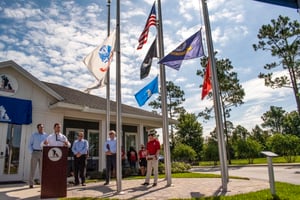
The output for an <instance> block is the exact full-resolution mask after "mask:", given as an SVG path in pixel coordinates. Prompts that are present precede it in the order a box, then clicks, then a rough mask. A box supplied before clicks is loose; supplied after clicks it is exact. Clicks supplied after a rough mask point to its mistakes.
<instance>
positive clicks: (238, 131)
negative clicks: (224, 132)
mask: <svg viewBox="0 0 300 200" xmlns="http://www.w3.org/2000/svg"><path fill="white" fill-rule="evenodd" d="M249 135H250V134H249V132H248V130H247V129H246V128H245V127H243V126H241V125H237V127H235V129H234V130H233V131H232V138H231V140H232V142H233V143H235V142H237V141H238V140H240V139H242V140H246V138H247V137H248V136H249Z"/></svg>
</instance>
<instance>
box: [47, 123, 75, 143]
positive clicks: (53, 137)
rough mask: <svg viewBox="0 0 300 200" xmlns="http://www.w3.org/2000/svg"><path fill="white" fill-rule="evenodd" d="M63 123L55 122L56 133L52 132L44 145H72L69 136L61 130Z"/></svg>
mask: <svg viewBox="0 0 300 200" xmlns="http://www.w3.org/2000/svg"><path fill="white" fill-rule="evenodd" d="M60 128H61V125H60V124H59V123H55V124H54V133H52V134H50V135H49V136H48V137H47V138H46V140H45V141H44V142H43V143H42V146H60V147H68V148H70V147H71V143H70V142H69V140H68V138H67V137H66V136H65V135H63V134H62V133H61V132H60Z"/></svg>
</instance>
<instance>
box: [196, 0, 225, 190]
mask: <svg viewBox="0 0 300 200" xmlns="http://www.w3.org/2000/svg"><path fill="white" fill-rule="evenodd" d="M201 1H202V10H203V17H204V24H205V32H206V40H207V49H208V58H209V61H210V67H211V72H212V90H213V99H214V110H215V116H216V131H217V136H218V146H219V158H220V165H221V177H222V189H223V191H227V183H228V168H227V158H226V148H225V143H224V133H223V130H224V128H223V122H222V111H221V102H220V95H219V91H220V90H219V84H218V77H217V69H216V60H215V56H214V48H213V42H212V36H211V29H210V22H209V15H208V9H207V3H206V1H207V0H201Z"/></svg>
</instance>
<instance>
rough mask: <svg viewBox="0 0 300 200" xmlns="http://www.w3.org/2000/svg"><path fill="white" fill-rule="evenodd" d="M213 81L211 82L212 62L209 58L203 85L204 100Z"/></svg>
mask: <svg viewBox="0 0 300 200" xmlns="http://www.w3.org/2000/svg"><path fill="white" fill-rule="evenodd" d="M211 88H212V87H211V82H210V64H209V60H207V65H206V70H205V74H204V80H203V86H202V97H201V99H202V100H203V99H204V97H205V96H206V95H208V93H209V91H210V90H211Z"/></svg>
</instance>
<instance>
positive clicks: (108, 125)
mask: <svg viewBox="0 0 300 200" xmlns="http://www.w3.org/2000/svg"><path fill="white" fill-rule="evenodd" d="M110 2H111V1H110V0H107V37H108V36H109V35H110ZM109 68H110V67H108V68H107V72H106V127H105V130H106V136H107V133H108V131H109V129H110V70H109Z"/></svg>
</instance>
